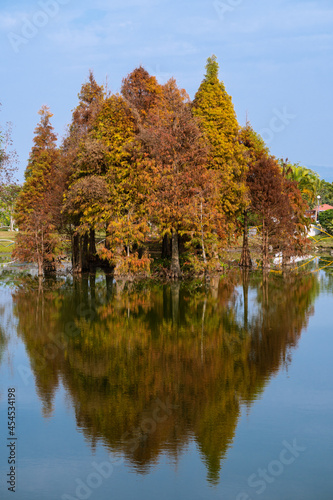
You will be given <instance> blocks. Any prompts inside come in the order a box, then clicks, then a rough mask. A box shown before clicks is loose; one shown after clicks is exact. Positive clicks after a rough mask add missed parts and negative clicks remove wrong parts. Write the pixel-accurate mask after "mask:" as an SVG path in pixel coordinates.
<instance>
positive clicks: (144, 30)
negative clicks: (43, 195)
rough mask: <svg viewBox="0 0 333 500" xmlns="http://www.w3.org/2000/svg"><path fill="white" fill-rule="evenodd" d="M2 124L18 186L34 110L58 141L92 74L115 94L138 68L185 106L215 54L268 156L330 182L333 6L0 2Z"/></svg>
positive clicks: (250, 1)
mask: <svg viewBox="0 0 333 500" xmlns="http://www.w3.org/2000/svg"><path fill="white" fill-rule="evenodd" d="M0 40H1V46H0V47H1V51H0V61H1V64H0V72H1V78H0V82H1V83H0V102H1V103H2V108H1V113H0V123H1V125H2V126H4V123H5V122H6V121H11V122H12V123H13V139H14V145H15V148H16V150H17V152H18V154H19V158H20V173H19V177H20V180H22V179H23V172H24V169H25V166H26V161H27V158H28V155H29V151H30V149H31V145H32V138H33V132H34V128H35V126H36V124H37V122H38V118H39V117H38V114H37V112H38V110H39V109H40V107H41V106H42V105H43V104H47V105H49V106H50V108H51V111H52V112H53V114H54V116H53V119H52V120H53V122H52V123H53V125H54V127H55V131H56V132H57V134H58V136H59V138H61V137H62V136H63V135H64V133H65V130H66V125H67V124H68V123H69V122H70V120H71V111H72V109H73V108H74V107H75V106H76V104H77V94H78V92H79V90H80V87H81V85H82V83H83V82H84V81H85V80H86V78H87V75H88V71H89V69H92V70H93V71H94V74H95V77H96V79H97V81H98V82H99V83H103V82H104V83H105V81H106V78H107V81H108V86H109V89H110V90H111V91H112V92H117V91H119V89H120V86H121V80H122V78H123V77H124V76H126V75H127V74H128V73H129V72H130V71H132V70H133V69H134V68H135V67H137V66H138V65H140V64H142V65H143V66H145V68H146V69H147V70H148V71H149V72H150V73H151V74H154V75H156V76H157V78H158V79H159V81H160V82H161V83H164V82H165V81H166V80H167V79H168V78H170V77H171V76H174V77H175V78H176V80H177V82H178V84H179V86H181V87H184V88H185V89H186V90H187V92H188V93H189V94H190V96H191V97H192V98H193V97H194V94H195V92H196V90H197V88H198V86H199V85H200V82H201V80H202V78H203V74H204V72H205V63H206V59H207V57H209V56H210V55H212V54H215V55H216V56H217V58H218V61H219V64H220V78H221V79H222V80H223V81H224V83H225V86H226V89H227V92H228V93H229V94H230V95H231V96H232V99H233V103H234V106H235V110H236V113H237V116H238V120H239V123H240V124H241V125H243V124H244V123H245V120H246V114H247V116H248V119H249V120H250V122H251V124H252V125H253V127H254V128H255V130H256V131H257V132H259V133H262V135H263V137H264V139H265V140H266V141H267V143H268V145H269V147H270V149H271V152H272V154H274V155H275V156H277V157H279V158H280V157H284V158H286V157H288V158H289V160H290V161H292V162H299V163H300V164H302V165H305V166H308V167H311V168H314V169H315V170H317V171H318V172H319V174H320V175H321V177H322V178H325V179H326V180H329V181H330V182H332V181H333V157H332V156H333V154H332V148H331V142H332V140H331V137H332V129H333V109H332V108H333V106H332V103H333V99H332V80H333V79H332V76H333V57H332V55H333V50H332V49H333V42H332V40H333V2H332V1H331V0H317V1H316V2H313V1H308V0H293V1H286V0H269V1H268V0H208V1H203V0H201V1H198V0H179V1H175V0H122V1H121V2H120V1H119V2H115V1H114V0H94V1H88V0H80V1H79V0H37V1H35V0H33V1H28V0H15V2H13V1H12V0H1V4H0Z"/></svg>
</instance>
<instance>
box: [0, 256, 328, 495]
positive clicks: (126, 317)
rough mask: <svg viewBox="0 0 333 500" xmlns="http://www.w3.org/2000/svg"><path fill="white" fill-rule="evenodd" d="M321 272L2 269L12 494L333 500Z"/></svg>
mask: <svg viewBox="0 0 333 500" xmlns="http://www.w3.org/2000/svg"><path fill="white" fill-rule="evenodd" d="M310 266H312V267H311V269H309V268H306V269H307V272H302V271H301V270H299V271H298V272H289V273H286V274H284V275H283V274H281V273H273V272H272V273H270V274H268V275H265V276H263V275H262V274H261V273H259V272H253V273H244V272H243V273H241V272H240V271H238V270H230V272H228V274H227V275H226V276H224V277H222V278H212V279H211V280H210V281H209V283H206V284H203V283H201V282H199V281H195V282H190V283H171V284H158V283H139V284H133V283H124V282H115V281H114V280H113V278H112V276H105V275H104V274H103V273H97V274H96V275H90V276H83V277H82V278H81V279H78V278H73V277H72V276H70V275H69V276H64V277H58V278H56V279H48V280H38V278H36V277H33V276H30V275H29V274H27V273H23V272H22V273H18V272H12V271H10V270H8V271H6V270H3V271H2V274H1V276H0V296H1V301H0V303H1V306H0V381H1V382H0V406H1V417H0V435H1V447H0V489H1V499H7V498H8V499H9V498H14V499H16V500H56V499H57V500H85V499H89V498H90V499H93V500H110V499H120V500H127V499H128V500H129V499H133V498H135V499H138V500H141V499H142V500H150V499H154V500H155V499H165V500H169V499H172V500H176V499H177V500H178V499H192V500H199V499H205V500H215V499H216V500H217V499H219V500H221V499H223V500H255V499H264V500H266V499H267V500H298V499H299V500H301V499H302V500H315V499H316V500H331V499H332V498H333V475H332V462H333V363H332V353H333V335H332V333H333V328H332V311H333V266H332V263H331V264H330V263H329V262H327V261H325V260H317V261H314V262H312V264H310ZM321 268H322V269H321ZM303 269H304V267H303ZM14 412H15V413H14ZM9 417H11V418H10V419H9ZM10 459H11V460H13V462H12V464H13V465H11V464H9V463H8V461H10ZM10 467H13V468H12V469H10ZM7 474H8V476H7ZM7 480H9V483H7ZM10 481H11V482H10ZM10 487H11V488H13V489H15V493H13V490H12V491H10V490H8V488H10Z"/></svg>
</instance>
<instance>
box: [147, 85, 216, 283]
mask: <svg viewBox="0 0 333 500" xmlns="http://www.w3.org/2000/svg"><path fill="white" fill-rule="evenodd" d="M139 139H140V141H141V142H142V144H143V146H144V148H145V151H146V152H147V155H148V158H147V167H148V171H149V177H148V182H149V183H150V185H149V194H148V199H149V204H148V206H149V210H150V216H151V220H152V221H153V222H154V224H156V225H157V226H158V227H159V231H160V233H161V234H162V235H163V234H166V233H167V234H169V235H170V236H171V241H172V256H171V273H172V275H173V276H179V275H180V273H181V269H180V262H179V236H180V235H185V236H186V237H187V238H190V239H191V237H193V236H195V237H196V238H197V239H198V241H199V242H200V243H199V244H200V245H201V249H202V256H203V259H204V261H205V260H206V259H207V257H206V252H207V250H206V248H205V240H206V242H207V240H208V239H209V238H207V235H209V236H211V234H212V224H214V223H215V224H216V223H217V220H218V216H216V217H215V218H214V215H215V213H216V210H215V204H216V196H215V193H214V188H215V186H216V181H217V174H216V176H215V174H214V173H213V172H209V171H208V170H207V168H206V160H207V146H206V143H205V141H204V138H203V135H202V133H201V131H200V129H199V126H198V124H197V120H196V119H195V118H193V116H192V113H191V108H190V103H189V98H188V96H187V94H186V92H185V91H183V90H180V89H179V88H178V87H177V85H176V82H175V80H174V79H171V80H169V82H168V83H167V84H165V85H164V86H163V96H162V98H161V101H160V105H159V106H158V107H156V108H154V109H153V110H150V112H149V113H148V114H147V117H146V121H145V122H144V123H143V126H141V127H140V133H139ZM209 213H210V215H211V220H209V217H207V214H209Z"/></svg>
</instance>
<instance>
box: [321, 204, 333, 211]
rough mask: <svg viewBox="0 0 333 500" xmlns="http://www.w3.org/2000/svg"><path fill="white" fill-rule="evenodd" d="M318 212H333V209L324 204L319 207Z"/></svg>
mask: <svg viewBox="0 0 333 500" xmlns="http://www.w3.org/2000/svg"><path fill="white" fill-rule="evenodd" d="M318 210H319V212H325V210H333V207H332V206H331V205H327V203H324V205H319V207H318Z"/></svg>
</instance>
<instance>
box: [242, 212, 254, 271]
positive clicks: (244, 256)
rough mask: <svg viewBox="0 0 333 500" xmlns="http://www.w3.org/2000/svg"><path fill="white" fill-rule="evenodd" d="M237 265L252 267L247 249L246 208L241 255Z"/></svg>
mask: <svg viewBox="0 0 333 500" xmlns="http://www.w3.org/2000/svg"><path fill="white" fill-rule="evenodd" d="M239 265H240V266H241V267H252V260H251V255H250V249H249V236H248V214H247V210H244V228H243V248H242V255H241V259H240V262H239Z"/></svg>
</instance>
